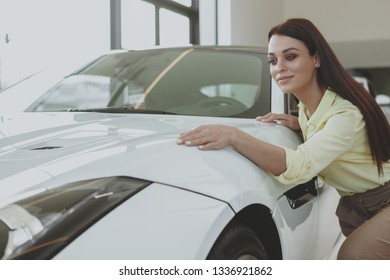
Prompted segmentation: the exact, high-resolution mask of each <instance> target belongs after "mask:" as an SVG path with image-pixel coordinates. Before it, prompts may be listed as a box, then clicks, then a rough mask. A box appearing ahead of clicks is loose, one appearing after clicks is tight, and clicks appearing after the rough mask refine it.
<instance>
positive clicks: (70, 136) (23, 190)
mask: <svg viewBox="0 0 390 280" xmlns="http://www.w3.org/2000/svg"><path fill="white" fill-rule="evenodd" d="M208 123H222V124H228V125H234V126H236V127H239V128H241V129H243V130H245V131H247V132H248V133H251V134H252V135H254V136H256V137H258V138H260V139H263V140H265V141H269V142H272V143H275V144H277V145H283V146H286V147H290V148H294V147H296V146H297V145H298V144H299V142H300V140H299V137H298V136H297V135H296V134H295V133H293V132H292V131H290V130H288V129H287V128H285V127H282V126H279V125H276V124H264V123H261V122H257V121H255V120H248V119H230V118H207V117H192V116H191V117H189V116H163V115H139V114H130V115H125V114H123V115H118V114H115V115H110V114H98V113H23V114H21V115H18V116H14V117H12V118H9V119H7V120H5V121H4V122H3V124H2V125H1V127H0V131H1V132H2V135H3V137H2V138H1V139H0V168H1V170H2V172H1V173H0V176H1V178H0V197H1V198H2V201H1V202H0V206H1V205H4V204H6V203H9V202H11V201H12V200H14V199H17V198H20V197H23V196H25V195H28V194H29V193H32V192H36V191H39V190H41V189H44V188H47V187H50V186H60V185H63V184H65V183H69V182H75V181H79V180H86V179H91V178H97V177H105V176H129V177H135V178H140V179H145V180H149V181H152V182H156V184H158V186H159V187H156V186H153V187H151V188H150V189H149V188H147V191H146V192H145V193H144V192H141V193H142V194H140V195H139V196H138V195H137V196H136V197H134V198H132V199H130V200H129V201H128V203H126V204H125V205H123V206H121V207H119V208H117V209H116V210H115V211H114V212H113V213H112V214H110V215H109V216H107V217H106V218H103V219H102V220H101V221H100V222H99V223H98V224H96V225H95V226H93V227H92V228H91V229H90V230H88V231H87V232H86V233H85V237H84V235H82V236H81V237H80V238H79V239H78V240H77V241H75V243H74V244H75V245H74V246H77V247H74V246H73V245H72V246H70V247H69V251H68V249H67V250H65V251H64V255H59V256H58V258H72V256H75V255H76V251H75V250H77V248H79V247H80V246H81V248H84V247H85V246H86V247H85V248H84V250H83V251H85V250H87V249H88V248H89V249H90V250H91V251H92V252H95V251H96V248H94V246H95V247H96V246H97V245H96V243H95V242H93V240H95V239H96V241H97V240H99V236H101V233H102V231H110V230H111V229H112V227H114V228H115V227H116V226H117V227H120V225H121V224H122V223H128V222H129V221H132V220H134V225H136V226H137V228H138V230H139V231H135V232H132V233H134V236H133V235H131V234H132V233H128V234H130V235H128V234H126V231H127V230H130V228H126V229H125V231H124V232H121V233H116V234H115V236H117V235H119V236H121V237H123V238H119V237H118V240H117V241H118V244H115V245H112V246H113V247H112V248H115V246H119V243H123V242H129V243H128V244H129V246H131V248H133V250H134V251H133V253H134V254H130V255H127V253H126V252H120V253H118V252H117V253H118V255H117V258H136V257H137V256H145V258H146V257H147V256H150V258H188V259H192V258H205V257H206V256H207V254H206V252H208V250H209V249H210V248H211V245H212V243H213V242H214V241H215V239H216V238H217V236H218V234H219V233H220V232H221V231H222V229H223V228H224V226H225V225H226V224H227V223H228V221H229V220H230V219H231V218H232V216H233V215H234V212H236V213H238V212H239V211H241V210H242V209H244V208H245V207H247V206H249V205H253V204H262V205H265V206H267V207H268V208H269V209H270V212H271V213H273V217H274V220H275V223H276V224H277V226H278V232H279V235H280V239H281V242H282V247H283V256H284V258H286V259H312V258H327V256H328V255H329V254H331V251H330V249H331V248H332V246H333V244H334V243H335V241H336V240H337V238H338V232H339V230H338V226H337V224H336V223H335V221H336V219H335V216H334V214H332V213H328V214H329V215H324V214H323V213H324V210H325V211H326V212H329V211H328V209H332V208H334V206H335V203H336V202H337V199H334V198H331V199H329V201H328V199H327V201H328V202H326V203H325V202H324V203H323V204H324V205H323V207H322V208H319V207H320V206H319V205H320V202H321V201H322V200H323V199H324V197H323V196H320V197H319V198H318V199H316V200H314V201H313V202H311V203H308V204H306V205H304V207H301V208H299V209H297V210H294V211H292V210H291V208H290V206H289V205H288V204H287V201H286V199H285V197H284V196H283V193H284V192H285V191H286V190H288V189H289V188H291V187H292V186H283V185H281V184H279V183H277V181H276V180H275V179H273V178H272V177H271V176H269V175H268V174H267V173H266V172H264V171H262V170H261V169H259V168H258V167H257V166H255V165H254V164H253V163H252V162H250V161H248V160H247V159H246V158H244V157H243V156H242V155H240V154H238V153H237V152H235V151H233V150H232V149H230V148H226V149H223V150H219V151H201V150H199V149H197V148H195V147H194V148H188V147H184V146H180V145H177V144H176V138H177V135H178V134H179V133H180V132H182V131H186V130H188V129H191V128H193V127H195V126H198V125H201V124H208ZM22 124H24V125H22ZM21 127H23V128H24V129H20V128H21ZM43 147H55V148H53V149H47V150H45V149H39V148H43ZM37 148H38V149H37ZM163 185H165V187H163ZM11 186H12V187H11ZM167 186H171V187H167ZM171 188H174V190H172V189H171ZM176 188H180V189H181V190H180V191H178V190H177V189H176ZM326 188H329V186H326ZM161 189H164V190H165V191H166V190H168V189H169V191H167V193H171V192H172V196H171V195H165V194H164V195H163V194H162V193H161V192H162V190H161ZM183 190H187V191H189V192H185V191H183ZM326 192H328V190H327V191H326ZM196 193H197V194H196ZM167 196H168V197H167ZM188 196H189V197H190V198H188ZM192 197H194V199H195V200H194V201H198V200H199V204H198V205H199V207H200V206H201V205H203V207H200V209H201V211H199V213H197V211H196V210H194V209H193V207H194V205H193V204H192V203H184V202H185V201H187V200H191V199H193V198H192ZM144 199H145V200H144ZM156 200H157V202H156ZM133 201H134V204H133ZM151 201H152V202H151ZM169 201H170V202H169ZM167 202H169V203H168V204H169V205H171V206H170V207H168V208H167V207H165V206H161V205H160V204H161V203H163V204H164V205H166V203H167ZM183 203H184V204H183ZM127 204H128V206H126V205H127ZM140 205H147V207H141V206H140ZM210 205H212V206H210ZM138 206H140V207H139V208H137V207H138ZM126 207H130V208H131V209H133V210H131V211H130V212H129V210H123V209H127V208H126ZM171 207H173V208H171ZM188 207H189V208H188ZM136 209H139V210H138V211H137V210H136ZM123 211H125V212H123ZM144 211H146V213H149V214H147V215H145V216H144V214H143V212H144ZM172 211H173V213H176V214H174V216H175V218H177V220H170V219H167V213H171V214H172ZM233 211H234V212H233ZM132 212H133V213H136V215H135V216H134V217H133V214H130V213H132ZM152 213H154V214H152ZM189 213H192V214H191V215H193V216H191V217H188V214H189ZM171 214H170V215H171ZM204 215H206V216H208V217H209V218H208V219H205V218H204ZM127 216H128V219H129V220H127V218H125V217H127ZM319 217H322V218H323V219H324V220H319ZM324 217H325V218H324ZM137 223H139V224H140V225H137ZM145 223H148V224H153V225H154V226H153V227H152V228H151V229H152V230H153V231H152V232H153V233H155V232H159V233H160V235H159V236H158V238H157V237H155V238H157V239H156V240H155V239H153V238H151V236H149V237H148V233H147V232H149V230H151V229H148V227H146V228H145V229H148V230H147V231H146V232H144V229H141V230H140V227H142V225H145ZM194 223H195V224H196V228H197V230H195V229H194V228H193V227H194ZM322 223H325V224H326V225H330V226H329V227H328V228H326V230H325V229H322V231H323V232H324V233H321V232H317V230H316V229H318V228H319V226H318V224H322ZM167 224H169V225H170V226H171V227H172V228H169V227H168V226H166V225H167ZM106 227H107V228H106ZM168 228H169V229H168ZM194 230H195V231H194ZM177 231H181V232H182V234H183V235H184V236H183V238H184V239H186V240H187V241H188V243H191V244H193V245H191V244H187V245H186V246H183V247H182V249H177V251H176V250H174V251H173V252H171V253H169V254H165V253H164V252H166V250H167V248H166V246H168V247H169V245H167V243H169V241H171V242H173V241H175V240H176V239H177V236H175V234H174V233H173V232H177ZM112 232H113V233H114V232H117V230H115V231H112ZM325 232H327V233H326V234H325ZM113 233H111V234H113ZM104 234H105V235H106V233H104ZM105 235H104V236H105ZM193 235H196V236H198V239H197V240H196V241H194V239H193V238H194V236H193ZM108 236H110V235H108ZM142 236H144V238H141V237H142ZM324 236H327V238H326V239H324V240H328V241H327V244H326V246H320V247H319V246H318V245H317V243H318V242H324V240H322V239H318V238H319V237H321V238H323V237H324ZM125 237H128V240H127V239H125ZM145 237H148V238H146V239H145ZM94 238H95V239H94ZM111 238H114V236H112V237H111ZM111 238H110V240H111ZM149 238H151V239H150V241H151V242H152V243H154V245H153V246H156V247H153V248H154V249H155V250H156V252H155V253H153V254H152V253H151V252H149V251H148V250H149V249H151V248H152V247H150V248H149V249H145V248H143V247H144V246H143V245H142V244H144V242H147V240H148V239H149ZM160 238H161V241H162V242H157V240H160ZM140 239H142V240H140ZM86 240H89V241H86ZM129 240H133V241H129ZM134 240H137V241H136V242H135V241H134ZM189 240H191V242H189ZM110 242H111V241H110ZM133 243H136V244H138V245H139V246H138V247H137V246H135V245H134V244H133ZM184 243H185V242H184ZM81 244H84V245H81ZM108 244H109V243H107V244H106V243H105V244H103V245H101V246H102V247H100V249H101V250H102V252H104V253H106V251H107V256H109V257H111V255H110V254H111V253H112V254H114V252H115V251H116V250H113V251H110V249H109V248H108V247H110V245H108ZM158 244H160V245H158ZM303 244H304V246H303ZM83 246H84V247H83ZM107 246H108V247H107ZM134 246H135V247H134ZM141 247H142V248H143V250H142V251H140V250H141ZM179 247H180V246H179ZM110 248H111V247H110ZM97 250H99V249H97ZM318 250H320V251H318ZM66 252H68V253H66ZM110 252H111V253H110ZM143 254H146V255H143ZM83 256H85V258H89V257H91V256H92V255H90V254H89V253H88V254H87V253H86V254H85V255H83ZM98 256H99V255H98V254H97V255H96V257H97V258H98ZM112 257H113V258H116V257H115V256H114V255H112ZM80 258H82V257H81V256H80Z"/></svg>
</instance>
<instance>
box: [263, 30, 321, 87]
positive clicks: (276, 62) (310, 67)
mask: <svg viewBox="0 0 390 280" xmlns="http://www.w3.org/2000/svg"><path fill="white" fill-rule="evenodd" d="M268 60H269V64H270V71H271V76H272V78H273V79H274V80H275V82H276V83H277V84H278V86H279V87H280V89H281V90H282V91H283V92H284V93H294V94H295V95H297V94H298V95H299V93H301V92H302V93H304V92H305V91H308V90H311V89H312V88H313V86H317V87H318V84H317V78H316V68H318V67H319V66H320V63H319V59H318V58H317V56H316V55H315V56H311V55H310V54H309V51H308V49H307V48H306V46H305V44H304V43H303V42H302V41H299V40H297V39H294V38H291V37H288V36H282V35H273V36H272V37H271V39H270V41H269V43H268Z"/></svg>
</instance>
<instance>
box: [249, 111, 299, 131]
mask: <svg viewBox="0 0 390 280" xmlns="http://www.w3.org/2000/svg"><path fill="white" fill-rule="evenodd" d="M256 120H258V121H262V122H276V123H277V124H280V125H283V126H286V127H288V128H290V129H292V130H300V129H301V128H300V126H299V123H298V118H297V117H296V116H292V115H288V114H275V113H268V114H267V115H265V116H259V117H257V118H256Z"/></svg>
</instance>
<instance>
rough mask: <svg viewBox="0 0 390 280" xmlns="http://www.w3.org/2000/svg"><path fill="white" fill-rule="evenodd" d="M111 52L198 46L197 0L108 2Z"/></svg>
mask: <svg viewBox="0 0 390 280" xmlns="http://www.w3.org/2000/svg"><path fill="white" fill-rule="evenodd" d="M111 5H112V6H111V12H112V21H111V24H112V25H113V27H112V30H113V32H112V37H111V42H112V43H111V48H112V49H121V48H125V49H140V48H148V47H154V46H179V45H189V44H199V0H121V1H120V2H119V1H115V0H112V1H111Z"/></svg>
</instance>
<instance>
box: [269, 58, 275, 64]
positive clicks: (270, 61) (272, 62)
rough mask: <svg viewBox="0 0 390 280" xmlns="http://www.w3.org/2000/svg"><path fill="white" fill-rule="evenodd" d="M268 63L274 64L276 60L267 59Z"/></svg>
mask: <svg viewBox="0 0 390 280" xmlns="http://www.w3.org/2000/svg"><path fill="white" fill-rule="evenodd" d="M268 63H269V64H271V65H275V64H276V60H275V59H268Z"/></svg>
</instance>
